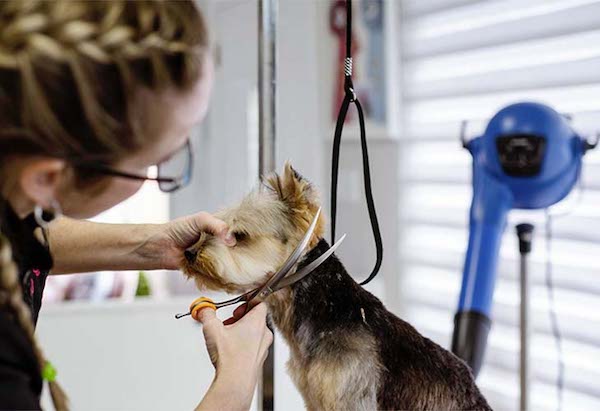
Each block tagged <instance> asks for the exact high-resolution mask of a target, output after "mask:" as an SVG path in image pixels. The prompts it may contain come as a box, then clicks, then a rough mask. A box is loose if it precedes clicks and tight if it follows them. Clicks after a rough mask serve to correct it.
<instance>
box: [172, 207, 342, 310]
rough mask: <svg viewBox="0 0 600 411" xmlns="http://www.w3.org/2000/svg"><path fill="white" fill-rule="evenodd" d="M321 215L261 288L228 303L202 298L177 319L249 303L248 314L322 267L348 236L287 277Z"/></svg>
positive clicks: (319, 211) (316, 216)
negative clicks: (200, 312) (263, 302)
mask: <svg viewBox="0 0 600 411" xmlns="http://www.w3.org/2000/svg"><path fill="white" fill-rule="evenodd" d="M320 214H321V208H319V209H318V210H317V213H316V214H315V217H314V218H313V220H312V222H311V224H310V226H309V227H308V230H306V233H305V234H304V237H302V240H300V243H299V244H298V246H297V247H296V248H295V249H294V251H292V253H291V254H290V256H289V257H288V258H287V260H286V261H285V263H283V265H282V266H281V268H280V269H279V270H277V272H275V274H273V275H272V276H271V277H270V278H269V279H268V280H267V282H266V283H265V284H263V285H262V286H260V287H257V288H255V289H254V290H250V291H248V292H246V293H244V294H242V295H240V296H238V297H235V298H232V299H230V300H226V301H220V302H214V301H212V300H211V299H210V298H207V297H200V298H197V299H195V300H194V301H193V302H192V304H191V305H190V310H189V311H188V312H187V313H180V314H176V315H175V318H176V319H180V318H182V317H185V316H188V315H191V316H192V317H193V318H195V317H196V314H197V313H198V312H199V311H200V310H202V309H204V308H211V309H213V310H217V309H219V308H223V307H227V306H230V305H233V304H238V303H243V302H245V303H247V304H248V305H247V308H246V312H248V311H249V310H250V309H251V308H252V307H253V306H255V305H257V304H258V303H259V302H260V301H263V300H264V299H265V298H267V297H268V296H269V295H271V294H273V293H274V292H277V291H279V290H281V289H282V288H285V287H288V286H290V285H292V284H294V283H296V282H298V281H300V280H301V279H303V278H304V277H306V276H307V275H308V274H310V273H311V272H312V271H314V270H315V268H317V267H318V266H320V265H321V264H322V263H323V262H325V260H327V259H328V258H329V256H331V254H333V252H334V251H335V250H336V249H337V248H338V247H339V246H340V244H341V243H342V241H344V239H345V238H346V234H344V235H343V236H341V237H340V239H339V240H338V241H337V242H336V243H335V244H333V245H332V246H331V247H330V248H329V249H328V250H327V251H325V252H324V253H323V254H322V255H320V256H319V257H318V258H316V259H315V260H314V261H311V262H310V263H309V264H308V265H306V266H305V267H303V268H302V269H300V270H298V271H296V272H295V273H294V274H292V275H290V276H287V275H288V274H289V273H290V271H292V270H293V268H294V267H295V266H296V264H297V263H298V261H299V260H300V258H302V256H303V252H304V250H305V249H306V247H307V246H308V243H309V241H310V238H311V237H312V234H313V232H314V231H315V227H316V226H317V221H318V220H319V215H320Z"/></svg>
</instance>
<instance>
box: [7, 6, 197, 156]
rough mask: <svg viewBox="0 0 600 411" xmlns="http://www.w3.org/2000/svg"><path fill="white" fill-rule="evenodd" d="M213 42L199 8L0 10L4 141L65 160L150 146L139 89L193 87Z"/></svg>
mask: <svg viewBox="0 0 600 411" xmlns="http://www.w3.org/2000/svg"><path fill="white" fill-rule="evenodd" d="M207 49H208V36H207V32H206V26H205V24H204V22H203V19H202V17H201V15H200V13H199V12H198V10H197V9H196V7H195V6H194V4H193V2H192V1H131V2H130V1H124V0H118V1H89V2H88V1H40V0H14V1H12V0H9V1H6V2H1V3H0V143H1V142H2V140H11V144H15V143H16V144H18V146H19V147H21V146H22V147H23V148H24V149H25V148H27V149H30V150H31V149H35V150H41V151H42V152H46V153H47V154H52V155H56V156H64V157H67V158H68V157H69V156H76V157H81V156H86V157H87V156H90V155H91V154H94V155H95V156H104V157H106V158H110V159H111V160H114V159H115V156H116V157H117V158H118V157H119V156H123V155H127V154H130V153H131V152H132V150H135V149H137V148H139V147H140V145H141V144H142V143H143V142H144V141H143V139H144V136H142V135H140V134H141V133H136V125H135V121H134V119H131V116H130V107H128V103H129V102H130V100H131V97H132V93H133V90H134V89H135V87H136V86H140V85H141V86H146V87H149V88H151V89H154V90H160V89H163V88H165V87H170V86H175V87H178V88H182V89H185V88H186V87H189V86H191V85H192V84H193V83H194V82H195V81H196V80H197V79H198V77H199V75H200V74H201V69H202V66H203V65H202V63H203V57H204V56H205V55H206V53H207Z"/></svg>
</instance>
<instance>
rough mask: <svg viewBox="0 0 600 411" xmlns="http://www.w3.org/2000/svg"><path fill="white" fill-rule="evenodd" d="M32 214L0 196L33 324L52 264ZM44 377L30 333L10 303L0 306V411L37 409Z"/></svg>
mask: <svg viewBox="0 0 600 411" xmlns="http://www.w3.org/2000/svg"><path fill="white" fill-rule="evenodd" d="M35 228H37V224H36V222H35V219H34V218H33V216H29V217H27V218H26V219H25V220H21V219H19V218H18V216H17V215H16V214H15V213H14V211H13V210H12V209H11V208H10V206H9V205H8V204H7V203H6V201H3V200H2V199H1V198H0V233H1V235H4V236H5V237H6V238H7V239H8V240H9V241H10V243H11V245H12V252H13V259H14V261H15V263H16V264H17V266H18V268H19V280H20V284H21V287H22V289H23V300H24V301H25V303H26V304H27V305H28V306H29V307H30V309H31V313H32V319H33V322H34V324H35V323H37V319H38V314H39V312H40V308H41V305H42V294H43V292H44V286H45V284H46V277H47V276H48V272H49V271H50V268H51V267H52V258H51V256H50V253H49V252H48V249H47V248H46V247H45V246H43V245H42V244H41V243H40V242H39V241H38V240H37V239H36V238H35V236H34V235H33V230H34V229H35ZM41 392H42V378H41V375H40V366H39V363H38V360H37V358H36V356H35V353H34V351H33V347H32V346H31V343H30V341H29V339H28V338H27V334H26V333H25V331H24V330H23V329H22V328H21V326H20V325H19V323H18V322H17V320H16V319H15V318H14V315H13V313H12V310H11V309H10V308H9V307H7V306H2V307H0V410H5V409H11V410H38V409H40V395H41Z"/></svg>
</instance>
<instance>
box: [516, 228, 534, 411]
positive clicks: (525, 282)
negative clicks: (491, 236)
mask: <svg viewBox="0 0 600 411" xmlns="http://www.w3.org/2000/svg"><path fill="white" fill-rule="evenodd" d="M517 235H518V236H519V253H520V255H521V261H520V264H521V270H520V271H521V275H520V283H521V287H520V288H521V304H520V310H519V314H520V340H521V352H520V356H519V363H520V364H519V365H520V367H519V385H520V393H521V395H520V401H519V410H520V411H528V410H530V409H531V395H530V387H531V384H530V383H531V364H530V361H529V360H530V353H529V341H530V339H531V329H532V327H531V303H530V297H531V296H530V295H529V293H530V291H531V278H530V273H529V270H528V265H527V262H528V257H529V253H530V252H531V240H532V237H533V226H532V225H531V224H519V225H518V226H517Z"/></svg>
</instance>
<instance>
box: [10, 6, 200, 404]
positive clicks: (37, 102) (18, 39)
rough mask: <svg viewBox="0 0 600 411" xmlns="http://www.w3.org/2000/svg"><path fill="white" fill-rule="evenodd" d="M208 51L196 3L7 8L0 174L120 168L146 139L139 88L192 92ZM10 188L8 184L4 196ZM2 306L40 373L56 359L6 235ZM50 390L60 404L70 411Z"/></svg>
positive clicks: (53, 387)
mask: <svg viewBox="0 0 600 411" xmlns="http://www.w3.org/2000/svg"><path fill="white" fill-rule="evenodd" d="M208 52H209V41H208V35H207V30H206V26H205V24H204V21H203V18H202V16H201V14H200V12H199V11H198V10H197V8H196V6H195V5H194V3H193V1H191V0H188V1H126V0H114V1H64V0H58V1H43V0H7V1H1V2H0V176H1V175H4V174H6V171H7V170H2V165H3V163H4V164H6V162H4V161H3V160H5V158H7V157H9V156H12V155H22V154H26V155H46V156H55V157H60V158H64V159H69V158H78V159H80V158H90V159H97V160H99V161H108V162H116V161H118V160H120V159H122V158H123V157H124V156H127V155H130V154H132V153H133V152H135V151H136V150H138V149H139V148H140V147H141V146H142V145H143V144H144V143H145V141H144V138H147V137H145V136H144V135H142V134H141V133H139V132H137V130H138V126H137V125H136V121H135V118H134V116H132V115H131V113H132V107H131V101H132V99H133V95H134V94H133V93H134V91H135V89H136V87H147V88H149V89H152V90H156V91H160V90H162V89H165V88H169V87H176V88H178V89H181V90H186V89H188V88H191V86H192V85H193V84H194V83H195V82H196V81H197V80H198V78H199V77H200V76H201V75H202V72H201V71H202V68H203V65H204V61H205V57H206V55H207V54H208ZM6 184H7V183H6V178H2V179H0V193H4V192H5V190H6V189H7V187H6ZM2 185H4V186H2ZM0 306H4V307H7V308H9V309H10V312H12V313H13V314H14V318H15V320H16V321H17V322H18V323H19V324H20V326H21V327H22V328H23V330H24V331H25V333H26V334H27V336H28V337H29V339H30V341H31V344H32V346H33V348H34V351H35V352H36V355H37V357H38V359H39V363H40V372H41V370H43V368H44V366H45V365H46V364H47V362H46V360H45V358H44V356H43V354H42V351H41V349H40V348H39V346H38V344H37V342H36V340H35V337H34V326H33V323H32V319H31V312H30V310H29V308H28V307H27V305H26V304H25V303H24V301H23V295H22V289H21V285H20V283H19V281H18V273H17V268H16V266H15V264H14V262H13V260H12V255H11V247H10V243H9V242H8V241H7V240H6V238H4V237H2V234H1V233H0ZM50 385H51V393H52V398H53V401H54V405H55V407H56V408H57V409H59V410H63V409H67V402H66V397H65V396H64V394H63V393H62V390H60V388H59V387H58V385H57V384H56V383H54V382H53V383H51V384H50Z"/></svg>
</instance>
